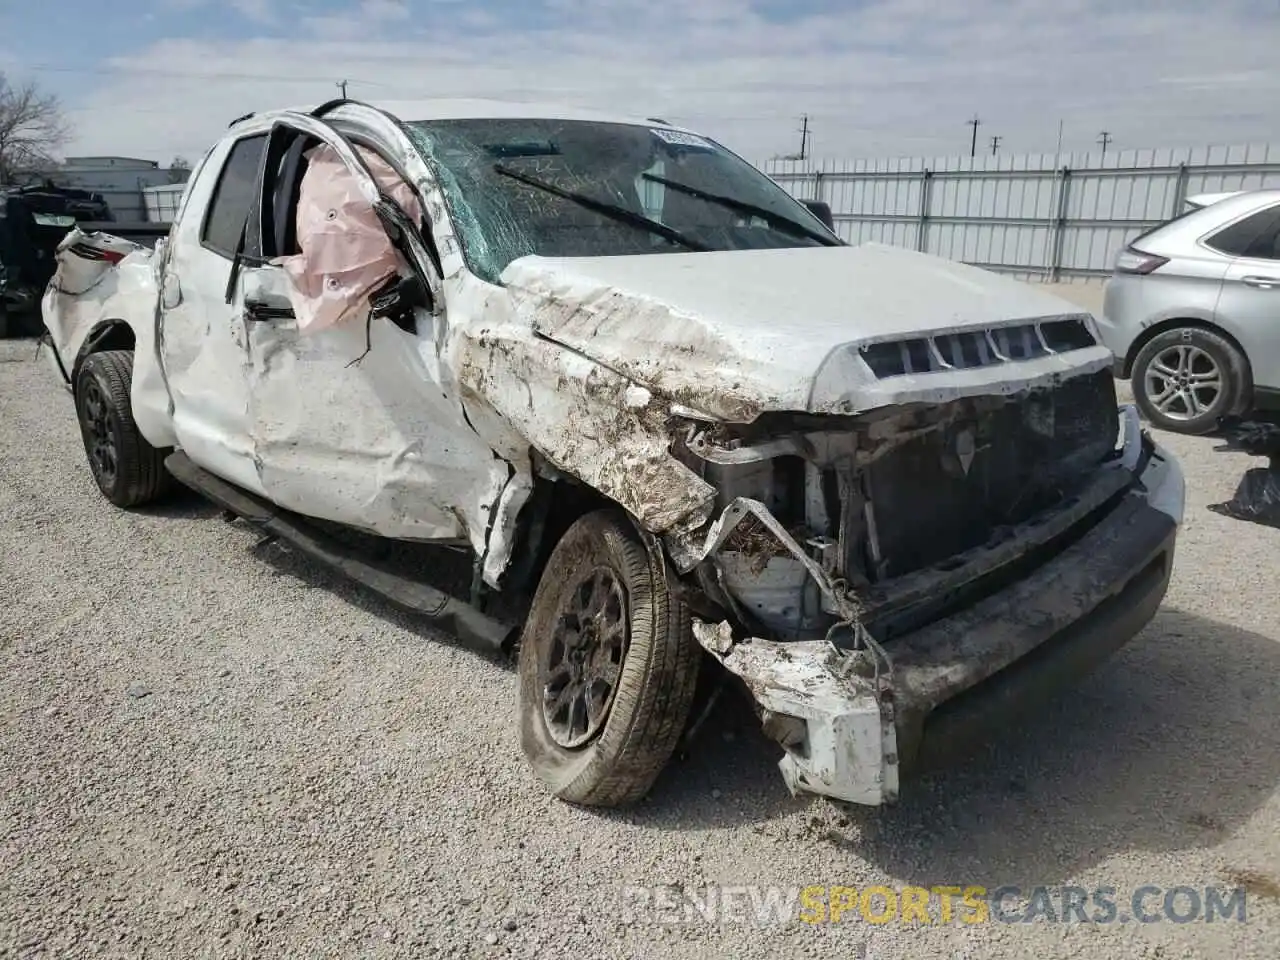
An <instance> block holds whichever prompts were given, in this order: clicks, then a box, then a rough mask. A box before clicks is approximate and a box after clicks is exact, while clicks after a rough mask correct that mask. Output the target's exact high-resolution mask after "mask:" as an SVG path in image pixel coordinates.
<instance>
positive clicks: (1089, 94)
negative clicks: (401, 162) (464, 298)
mask: <svg viewBox="0 0 1280 960" xmlns="http://www.w3.org/2000/svg"><path fill="white" fill-rule="evenodd" d="M125 11H127V13H126V12H125ZM0 70H2V71H4V72H5V74H6V75H7V76H8V77H9V78H10V79H11V80H12V81H17V82H22V81H26V80H33V81H35V82H36V83H38V84H39V85H40V86H41V87H42V88H44V89H45V90H47V91H49V92H53V93H56V94H57V95H58V96H59V97H60V98H61V100H62V103H63V105H64V108H65V111H66V116H67V119H68V120H69V121H70V124H71V127H72V129H73V131H74V135H73V139H72V141H71V142H70V143H69V144H68V145H67V147H66V150H65V152H66V153H68V154H70V155H85V154H120V155H127V156H139V157H146V158H150V159H154V160H159V161H161V162H167V161H168V160H169V159H170V158H171V157H173V156H175V155H180V156H184V157H186V158H188V159H190V160H192V161H195V160H196V159H198V158H199V157H200V155H201V154H202V153H203V152H204V150H205V149H206V148H207V147H208V146H209V145H210V144H211V143H212V142H213V141H214V140H215V139H216V138H217V137H218V136H219V135H220V134H221V131H223V130H224V129H225V128H226V125H227V124H228V123H229V122H230V121H231V120H232V119H234V118H236V117H238V116H241V115H243V114H245V113H248V112H250V111H256V110H263V109H270V108H272V107H280V106H296V105H300V104H309V103H320V102H323V101H325V100H328V99H330V98H332V97H334V96H337V95H338V88H337V81H339V80H343V79H346V80H347V81H348V87H347V90H348V95H349V96H350V97H352V98H354V99H362V100H368V101H371V102H377V101H378V100H397V101H403V100H413V99H423V98H429V97H486V98H490V97H491V98H498V99H507V100H537V101H544V102H545V101H551V102H555V103H563V104H567V105H572V106H579V107H590V108H601V109H607V110H612V111H616V112H621V113H627V114H635V115H638V116H645V117H650V116H658V117H663V118H664V119H667V120H669V121H672V122H675V123H680V124H683V125H686V126H691V127H694V128H695V129H698V130H701V131H703V132H705V133H707V134H709V135H711V136H713V137H715V138H716V139H718V140H720V141H721V142H723V143H725V144H726V145H727V146H729V147H731V148H733V149H735V150H736V151H737V152H739V153H741V154H742V155H744V156H746V157H747V158H748V159H751V160H756V161H759V160H764V159H767V158H769V157H772V156H778V155H782V154H787V153H793V152H795V151H796V150H798V149H799V147H800V138H801V134H800V126H801V120H800V118H801V116H802V115H804V114H807V115H808V116H809V123H810V126H811V129H812V141H811V155H812V156H814V157H818V158H833V159H851V158H863V157H870V158H878V157H899V156H928V157H937V156H948V155H958V154H967V153H968V152H969V146H970V136H971V133H972V128H971V127H970V126H969V125H968V124H967V123H966V121H967V120H968V119H970V118H971V117H973V116H974V115H975V113H976V114H977V116H978V117H979V118H980V119H981V125H980V127H979V129H978V138H979V149H980V150H987V151H989V149H990V143H989V138H990V137H991V136H992V135H998V136H999V137H1000V138H1001V142H1000V151H1001V152H1002V153H1019V152H1037V153H1038V152H1052V151H1053V150H1054V149H1055V147H1056V141H1057V137H1058V125H1059V120H1061V121H1062V122H1063V148H1064V149H1066V150H1077V151H1079V150H1087V149H1090V148H1091V147H1093V148H1094V149H1096V143H1095V141H1096V140H1097V138H1098V135H1099V133H1100V132H1101V131H1103V130H1106V131H1108V132H1109V133H1110V135H1111V137H1112V141H1111V143H1112V145H1111V148H1110V149H1112V150H1116V149H1134V148H1149V147H1185V146H1204V145H1208V144H1235V143H1261V142H1267V141H1269V140H1273V139H1276V140H1280V0H1218V2H1216V3H1208V2H1205V0H1147V2H1145V3H1124V2H1117V0H959V2H956V0H953V2H951V3H946V2H945V0H313V2H309V3H302V2H298V0H132V2H131V3H129V4H120V5H112V4H103V3H102V2H101V0H56V2H45V3H35V2H33V0H0ZM404 119H412V118H411V117H406V118H404Z"/></svg>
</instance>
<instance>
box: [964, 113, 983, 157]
mask: <svg viewBox="0 0 1280 960" xmlns="http://www.w3.org/2000/svg"><path fill="white" fill-rule="evenodd" d="M965 123H966V124H968V125H969V126H971V127H973V141H972V142H971V143H970V144H969V156H971V157H976V156H977V155H978V127H980V126H982V121H981V120H980V119H978V115H977V114H976V113H975V114H974V115H973V119H972V120H966V121H965Z"/></svg>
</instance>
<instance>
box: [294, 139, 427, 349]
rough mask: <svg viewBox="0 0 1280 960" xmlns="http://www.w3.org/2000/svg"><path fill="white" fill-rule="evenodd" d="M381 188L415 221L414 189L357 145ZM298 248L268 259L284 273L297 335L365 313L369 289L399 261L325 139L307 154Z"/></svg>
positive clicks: (417, 218) (419, 214)
mask: <svg viewBox="0 0 1280 960" xmlns="http://www.w3.org/2000/svg"><path fill="white" fill-rule="evenodd" d="M356 151H357V152H358V153H359V154H360V156H361V159H363V160H364V162H365V164H366V165H367V166H368V168H369V172H370V173H371V174H372V175H373V179H374V180H375V181H376V182H377V184H378V187H379V189H380V190H381V191H382V193H383V194H384V195H386V196H388V197H390V198H391V199H392V200H394V201H395V202H396V203H398V204H399V205H400V208H401V209H402V210H403V211H404V212H405V213H406V214H407V215H408V216H409V218H410V219H411V220H413V221H414V222H415V223H416V222H420V221H421V220H422V208H421V206H420V205H419V203H418V198H417V197H416V196H415V194H414V192H413V190H412V189H411V188H410V187H409V185H408V184H406V183H405V182H404V181H403V180H402V179H401V178H400V175H399V174H398V173H396V171H395V170H394V169H393V168H392V167H391V165H390V164H388V163H387V162H386V161H385V160H383V159H382V158H381V157H379V156H378V155H377V154H376V153H374V152H373V151H371V150H366V149H364V148H363V147H356ZM297 226H298V246H299V247H300V248H301V251H302V252H301V253H298V254H294V255H293V256H287V257H280V258H278V259H276V260H275V261H273V262H274V263H276V264H278V265H279V266H281V267H283V268H284V270H285V272H286V273H287V274H288V275H289V279H290V285H289V287H290V289H289V300H290V303H291V304H292V306H293V312H294V315H295V316H296V317H297V322H298V329H299V330H300V331H301V332H303V333H308V332H312V331H316V330H323V329H325V328H327V327H332V326H335V325H337V324H339V323H343V322H345V321H348V320H352V319H356V318H359V319H364V318H365V317H366V316H367V315H368V312H369V295H370V294H371V293H372V292H373V291H374V290H375V289H377V288H378V287H379V286H380V285H381V284H382V283H383V282H384V281H385V280H386V279H387V278H388V277H389V276H391V275H392V274H394V273H398V272H399V271H400V269H401V268H402V266H403V261H402V260H401V258H400V255H399V254H398V253H397V252H396V250H395V248H394V247H393V246H392V245H391V240H390V239H389V238H388V237H387V233H386V231H385V230H384V229H383V227H382V222H381V221H380V220H379V219H378V215H377V214H376V213H375V212H374V209H373V207H372V206H371V205H370V203H369V201H368V200H367V199H366V198H365V197H364V196H363V195H362V194H361V193H360V189H359V186H358V184H357V182H356V178H355V176H354V174H353V173H352V171H351V170H350V169H348V167H347V165H346V164H344V163H343V162H342V160H341V158H339V156H338V154H337V152H336V151H335V150H334V149H333V148H332V147H330V146H329V145H328V144H321V145H320V146H318V147H315V148H313V149H312V150H310V151H309V152H308V153H307V171H306V173H304V174H303V176H302V184H301V188H300V193H299V197H298V213H297Z"/></svg>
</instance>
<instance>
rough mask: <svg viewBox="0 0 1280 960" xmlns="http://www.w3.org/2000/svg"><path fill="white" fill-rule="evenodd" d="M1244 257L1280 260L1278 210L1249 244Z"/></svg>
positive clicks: (1279, 219)
mask: <svg viewBox="0 0 1280 960" xmlns="http://www.w3.org/2000/svg"><path fill="white" fill-rule="evenodd" d="M1245 256H1246V257H1251V258H1252V259H1254V260H1280V210H1277V211H1276V215H1275V217H1273V218H1272V220H1271V223H1270V224H1269V225H1268V226H1267V228H1266V229H1265V230H1263V231H1262V233H1260V234H1258V236H1257V238H1256V239H1255V240H1254V241H1253V243H1251V244H1249V252H1248V253H1246V254H1245Z"/></svg>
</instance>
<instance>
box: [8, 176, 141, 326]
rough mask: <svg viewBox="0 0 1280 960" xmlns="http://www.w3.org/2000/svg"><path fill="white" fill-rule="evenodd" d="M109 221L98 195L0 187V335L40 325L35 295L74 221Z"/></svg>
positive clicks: (43, 186) (45, 188)
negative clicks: (55, 252)
mask: <svg viewBox="0 0 1280 960" xmlns="http://www.w3.org/2000/svg"><path fill="white" fill-rule="evenodd" d="M112 220H113V217H112V214H111V209H110V207H108V206H107V202H106V200H104V199H103V197H102V195H101V194H99V193H91V192H89V191H87V190H72V189H69V188H66V187H59V186H56V185H54V184H53V183H44V184H39V185H33V186H28V187H17V188H12V189H7V190H6V189H0V338H3V337H8V336H24V335H30V334H36V333H38V332H40V330H41V329H43V327H42V325H41V323H40V296H41V294H42V293H43V292H44V290H45V287H46V286H48V284H49V279H50V278H51V277H52V276H53V271H54V251H55V250H56V249H57V246H58V243H59V241H61V240H62V238H63V237H65V236H66V234H67V231H68V230H69V229H70V228H71V227H72V226H74V225H75V224H76V223H78V222H79V223H88V222H92V223H95V224H98V225H105V224H107V223H109V222H111V221H112ZM114 226H115V225H114V224H112V227H113V229H114ZM152 226H153V228H154V226H155V225H154V224H153V225H152ZM156 232H157V233H159V232H162V231H158V230H157V231H156Z"/></svg>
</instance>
